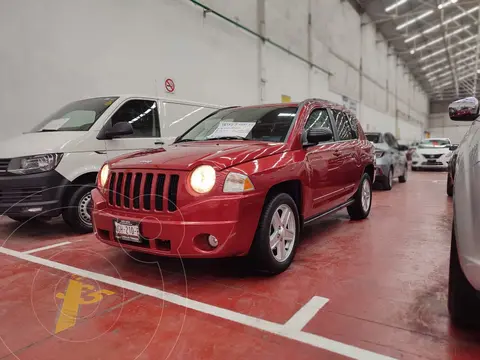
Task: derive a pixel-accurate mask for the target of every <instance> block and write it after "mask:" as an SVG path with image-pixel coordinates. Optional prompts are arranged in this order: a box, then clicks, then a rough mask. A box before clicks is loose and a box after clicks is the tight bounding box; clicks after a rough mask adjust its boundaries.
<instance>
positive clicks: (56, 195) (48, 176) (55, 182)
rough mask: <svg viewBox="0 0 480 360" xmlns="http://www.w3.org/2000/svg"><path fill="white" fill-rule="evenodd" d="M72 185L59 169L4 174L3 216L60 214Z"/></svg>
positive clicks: (0, 195) (0, 206)
mask: <svg viewBox="0 0 480 360" xmlns="http://www.w3.org/2000/svg"><path fill="white" fill-rule="evenodd" d="M69 184H70V181H69V180H67V179H66V178H64V177H63V176H62V175H60V174H59V173H58V172H56V171H48V172H44V173H39V174H31V175H8V176H0V215H17V216H28V217H30V216H40V215H41V216H58V215H60V213H61V211H62V209H61V207H62V201H61V200H62V196H63V194H64V191H65V188H66V186H68V185H69Z"/></svg>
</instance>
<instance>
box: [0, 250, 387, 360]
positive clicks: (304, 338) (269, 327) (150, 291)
mask: <svg viewBox="0 0 480 360" xmlns="http://www.w3.org/2000/svg"><path fill="white" fill-rule="evenodd" d="M0 253H2V254H5V255H9V256H13V257H15V258H17V259H21V260H25V261H29V262H32V263H35V264H38V265H43V266H46V267H49V268H53V269H56V270H61V271H65V272H67V273H71V274H74V275H78V276H81V277H83V278H89V279H91V280H96V281H99V282H103V283H105V284H109V285H112V286H116V287H119V288H123V289H126V290H131V291H134V292H136V293H139V294H144V295H147V296H151V297H154V298H157V299H161V300H163V301H167V302H169V303H172V304H176V305H179V306H182V307H186V308H188V309H192V310H196V311H199V312H202V313H205V314H209V315H212V316H215V317H218V318H222V319H225V320H229V321H233V322H236V323H239V324H242V325H245V326H250V327H252V328H256V329H259V330H263V331H266V332H269V333H272V334H275V335H278V336H282V337H285V338H288V339H291V340H296V341H298V342H301V343H304V344H309V345H311V346H314V347H316V348H319V349H324V350H327V351H330V352H333V353H336V354H340V355H343V356H346V357H349V358H352V359H357V360H396V359H394V358H392V357H389V356H385V355H380V354H377V353H374V352H372V351H368V350H364V349H361V348H358V347H355V346H352V345H348V344H344V343H341V342H339V341H335V340H331V339H327V338H325V337H322V336H318V335H314V334H310V333H307V332H303V331H299V330H297V329H295V328H291V327H288V326H286V325H283V324H277V323H274V322H271V321H267V320H263V319H258V318H255V317H252V316H248V315H244V314H241V313H238V312H235V311H232V310H227V309H223V308H220V307H217V306H213V305H209V304H205V303H202V302H199V301H195V300H191V299H188V298H185V297H183V296H180V295H176V294H172V293H168V292H166V291H162V290H159V289H155V288H152V287H149V286H145V285H140V284H137V283H134V282H130V281H126V280H122V279H117V278H114V277H111V276H107V275H103V274H99V273H96V272H93V271H88V270H83V269H79V268H76V267H73V266H70V265H65V264H61V263H57V262H55V261H51V260H47V259H42V258H40V257H38V256H33V255H29V254H25V253H22V252H18V251H15V250H10V249H7V248H4V247H0Z"/></svg>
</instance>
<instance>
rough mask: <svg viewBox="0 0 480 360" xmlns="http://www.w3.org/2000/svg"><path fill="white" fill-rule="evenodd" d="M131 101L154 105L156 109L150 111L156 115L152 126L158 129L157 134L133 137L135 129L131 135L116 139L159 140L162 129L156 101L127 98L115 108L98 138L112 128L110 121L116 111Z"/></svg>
mask: <svg viewBox="0 0 480 360" xmlns="http://www.w3.org/2000/svg"><path fill="white" fill-rule="evenodd" d="M131 101H150V102H152V103H155V105H156V107H155V109H153V110H152V112H155V113H156V119H154V125H155V129H158V134H156V135H152V136H148V137H145V136H135V129H134V133H133V134H132V135H125V136H119V137H117V139H158V138H161V136H162V127H161V124H160V121H161V120H160V112H159V111H158V110H159V103H158V99H152V98H128V99H125V100H124V101H123V102H122V103H121V104H119V105H118V106H117V108H116V109H115V110H114V112H113V113H112V114H111V115H110V117H109V119H108V120H107V121H106V123H105V126H104V128H103V129H102V130H101V131H100V133H99V137H100V136H101V135H104V132H105V130H106V129H108V128H111V127H112V126H113V122H112V120H113V117H114V116H115V114H117V113H118V111H119V110H120V109H122V108H123V106H125V105H126V104H128V103H129V102H131ZM154 117H155V115H154ZM155 120H156V123H155ZM152 133H153V129H152ZM99 137H97V138H99Z"/></svg>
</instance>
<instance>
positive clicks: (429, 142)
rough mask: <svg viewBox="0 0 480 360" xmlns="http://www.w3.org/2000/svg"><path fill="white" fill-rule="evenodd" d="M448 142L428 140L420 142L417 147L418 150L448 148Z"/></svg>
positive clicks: (444, 140) (445, 140)
mask: <svg viewBox="0 0 480 360" xmlns="http://www.w3.org/2000/svg"><path fill="white" fill-rule="evenodd" d="M450 145H451V143H450V140H447V139H428V140H422V141H421V142H420V144H419V145H418V146H419V147H420V148H431V147H447V146H450Z"/></svg>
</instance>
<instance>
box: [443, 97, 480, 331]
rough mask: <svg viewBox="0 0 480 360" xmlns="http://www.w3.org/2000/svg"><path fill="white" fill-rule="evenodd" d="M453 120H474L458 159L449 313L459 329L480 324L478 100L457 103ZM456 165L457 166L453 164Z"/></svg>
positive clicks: (460, 146) (453, 105)
mask: <svg viewBox="0 0 480 360" xmlns="http://www.w3.org/2000/svg"><path fill="white" fill-rule="evenodd" d="M448 112H449V115H450V119H452V120H454V121H470V122H472V125H471V126H470V128H469V130H468V131H467V133H466V134H465V136H464V138H463V140H462V141H461V143H460V145H459V147H458V149H457V150H456V158H455V162H454V164H455V177H454V179H455V181H454V183H453V194H454V201H453V224H452V240H451V251H450V271H449V282H448V310H449V313H450V318H451V321H452V323H453V324H454V325H456V326H459V327H471V326H476V327H478V326H479V325H480V297H479V295H478V294H479V291H480V246H479V245H480V238H479V236H478V234H479V232H480V222H479V221H478V216H479V213H480V212H479V211H480V209H479V208H478V205H479V204H480V188H479V186H478V184H479V182H480V162H479V160H480V158H479V155H480V154H479V152H478V144H479V143H480V131H479V130H480V122H479V121H478V120H479V104H478V100H477V99H476V98H474V97H469V98H465V99H461V100H457V101H455V102H453V103H452V104H450V106H449V109H448ZM452 164H453V163H452Z"/></svg>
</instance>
